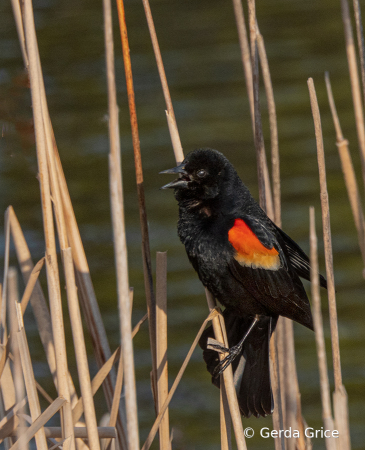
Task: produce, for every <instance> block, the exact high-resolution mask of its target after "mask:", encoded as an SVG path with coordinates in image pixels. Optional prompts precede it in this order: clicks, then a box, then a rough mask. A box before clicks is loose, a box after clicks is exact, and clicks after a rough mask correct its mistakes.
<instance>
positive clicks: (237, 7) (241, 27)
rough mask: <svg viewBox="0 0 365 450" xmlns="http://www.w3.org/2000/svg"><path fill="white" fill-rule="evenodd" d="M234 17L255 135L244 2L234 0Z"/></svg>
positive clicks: (249, 54) (250, 67)
mask: <svg viewBox="0 0 365 450" xmlns="http://www.w3.org/2000/svg"><path fill="white" fill-rule="evenodd" d="M233 9H234V15H235V18H236V24H237V31H238V40H239V43H240V48H241V59H242V64H243V70H244V73H245V79H246V89H247V94H248V100H249V104H250V112H251V120H252V131H253V132H254V134H255V106H254V98H253V82H252V66H251V53H250V45H249V43H248V37H247V30H246V24H245V16H244V13H243V6H242V0H233Z"/></svg>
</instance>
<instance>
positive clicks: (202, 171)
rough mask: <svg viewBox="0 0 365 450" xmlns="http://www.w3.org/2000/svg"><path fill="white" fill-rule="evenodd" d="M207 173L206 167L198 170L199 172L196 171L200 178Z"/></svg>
mask: <svg viewBox="0 0 365 450" xmlns="http://www.w3.org/2000/svg"><path fill="white" fill-rule="evenodd" d="M207 175H208V172H207V171H206V170H204V169H201V170H198V171H197V173H196V176H197V177H198V178H204V177H206V176H207Z"/></svg>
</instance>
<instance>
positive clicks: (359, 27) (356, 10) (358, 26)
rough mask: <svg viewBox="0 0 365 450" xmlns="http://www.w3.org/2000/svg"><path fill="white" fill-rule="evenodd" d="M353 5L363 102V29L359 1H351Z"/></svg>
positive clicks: (364, 93)
mask: <svg viewBox="0 0 365 450" xmlns="http://www.w3.org/2000/svg"><path fill="white" fill-rule="evenodd" d="M353 3H354V14H355V23H356V35H357V45H358V47H359V54H360V69H361V81H362V93H363V96H364V100H365V47H364V32H363V28H362V20H361V8H360V2H359V0H353Z"/></svg>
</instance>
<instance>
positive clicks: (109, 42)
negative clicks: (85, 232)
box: [103, 0, 153, 448]
mask: <svg viewBox="0 0 365 450" xmlns="http://www.w3.org/2000/svg"><path fill="white" fill-rule="evenodd" d="M103 9H104V39H105V57H106V71H107V86H108V113H109V146H110V154H109V177H110V180H109V183H110V195H111V209H112V223H113V236H114V251H115V264H116V272H117V292H118V305H119V312H120V324H121V339H122V349H123V358H121V360H120V364H119V368H118V375H119V383H118V389H119V388H121V387H122V385H121V382H122V378H120V377H122V375H123V373H124V375H125V389H126V421H127V432H128V436H127V437H126V438H123V436H119V440H120V442H122V440H126V442H125V443H124V444H123V446H126V445H128V441H129V439H131V444H130V445H128V447H129V448H131V446H132V447H133V448H137V447H139V436H138V416H137V395H136V387H135V374H134V357H133V343H132V334H131V333H132V325H131V312H132V305H131V302H130V293H129V277H128V254H127V242H126V231H125V219H124V197H123V182H122V170H121V162H122V158H121V148H120V132H119V110H118V104H117V89H116V82H115V65H114V42H113V24H112V5H111V0H103ZM145 286H146V285H145ZM148 292H150V290H148ZM152 295H153V293H152ZM150 300H151V299H150ZM152 317H153V316H152ZM149 319H150V320H153V318H151V315H150V316H149ZM150 332H151V333H152V332H153V325H152V324H151V323H150ZM151 345H152V347H153V344H151ZM120 369H122V371H121V370H120ZM117 380H118V377H117ZM116 388H117V386H116ZM117 400H119V396H118V397H116V396H115V395H114V398H113V406H114V407H116V406H117V405H118V409H120V402H118V403H115V402H116V401H117ZM114 409H115V408H113V407H112V412H113V416H114V415H115V412H114Z"/></svg>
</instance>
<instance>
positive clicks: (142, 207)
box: [117, 0, 156, 393]
mask: <svg viewBox="0 0 365 450" xmlns="http://www.w3.org/2000/svg"><path fill="white" fill-rule="evenodd" d="M117 7H118V17H119V26H120V35H121V40H122V48H123V61H124V70H125V76H126V84H127V92H128V105H129V114H130V120H131V128H132V141H133V149H134V165H135V169H136V179H137V194H138V205H139V216H140V222H141V232H142V258H143V270H144V282H145V292H146V300H147V312H148V320H149V331H150V344H151V354H152V386H153V389H154V393H156V347H155V343H156V300H155V295H154V292H153V279H152V269H151V253H150V244H149V237H148V225H147V213H146V204H145V195H144V186H143V171H142V158H141V148H140V142H139V133H138V123H137V112H136V104H135V99H134V87H133V76H132V65H131V59H130V52H129V43H128V34H127V24H126V21H125V10H124V2H123V0H117ZM126 382H127V380H126Z"/></svg>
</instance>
